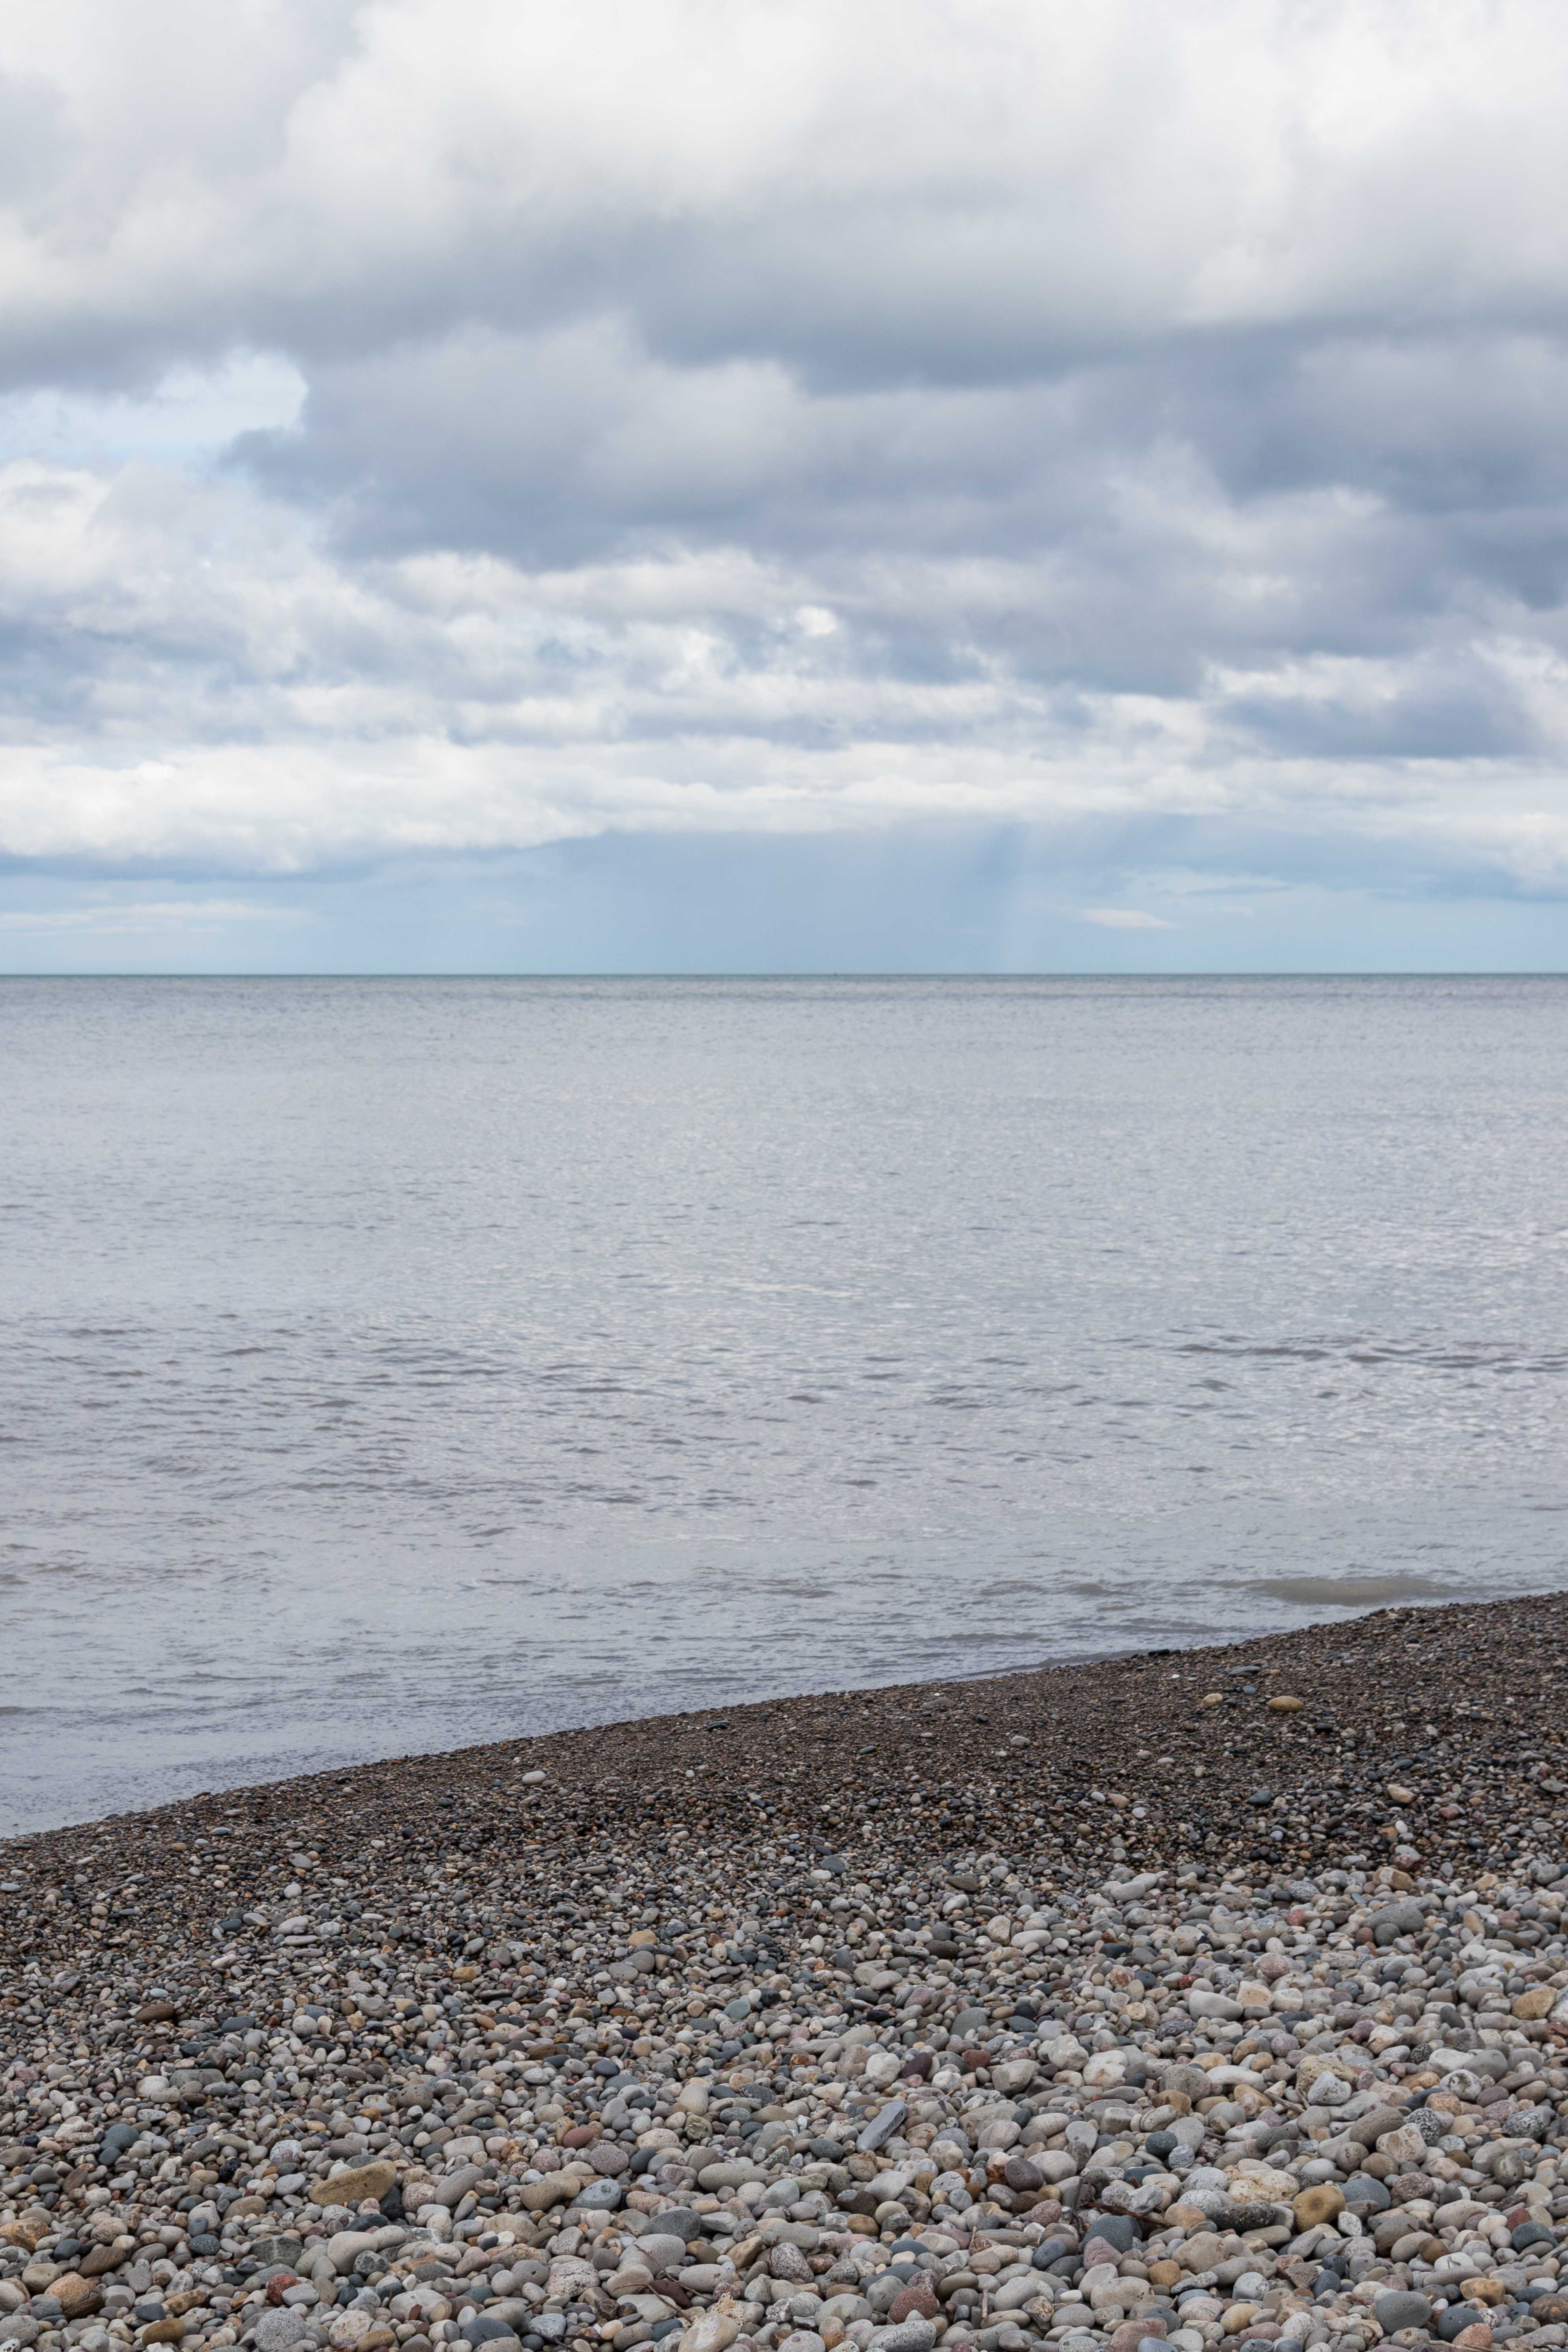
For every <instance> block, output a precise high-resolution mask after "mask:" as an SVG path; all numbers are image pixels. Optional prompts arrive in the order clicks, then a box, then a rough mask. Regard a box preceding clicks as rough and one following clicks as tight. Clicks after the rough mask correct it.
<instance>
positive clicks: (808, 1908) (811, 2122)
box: [0, 1600, 1568, 2352]
mask: <svg viewBox="0 0 1568 2352" xmlns="http://www.w3.org/2000/svg"><path fill="white" fill-rule="evenodd" d="M1565 1639H1568V1604H1564V1603H1563V1602H1560V1601H1555V1600H1543V1601H1531V1602H1527V1603H1522V1604H1521V1603H1510V1604H1508V1605H1507V1606H1504V1607H1499V1608H1464V1609H1452V1610H1443V1611H1432V1612H1414V1611H1386V1612H1380V1613H1379V1614H1378V1615H1377V1616H1375V1617H1373V1618H1368V1619H1363V1620H1361V1621H1358V1622H1355V1623H1353V1624H1351V1625H1338V1626H1333V1627H1328V1628H1321V1627H1320V1628H1313V1629H1310V1630H1309V1631H1308V1632H1306V1633H1300V1634H1291V1635H1288V1636H1283V1637H1280V1638H1279V1639H1276V1640H1272V1641H1268V1642H1260V1643H1247V1644H1245V1645H1237V1647H1235V1648H1232V1649H1228V1650H1221V1651H1205V1652H1183V1653H1180V1654H1152V1655H1148V1656H1145V1657H1142V1658H1135V1659H1124V1660H1120V1661H1113V1662H1107V1663H1100V1664H1093V1665H1088V1666H1070V1667H1058V1668H1053V1669H1048V1670H1045V1671H1041V1672H1036V1673H1031V1674H1027V1675H1008V1676H1005V1677H999V1678H996V1679H994V1680H991V1681H987V1682H984V1683H970V1684H964V1685H937V1686H914V1687H910V1688H903V1689H897V1690H887V1691H877V1692H856V1693H837V1694H825V1695H821V1696H814V1697H810V1698H803V1699H796V1700H790V1701H785V1702H777V1703H774V1704H773V1705H770V1706H759V1707H735V1708H730V1709H727V1710H726V1711H725V1713H724V1714H723V1715H722V1716H715V1715H714V1714H713V1713H711V1712H704V1713H700V1714H698V1715H694V1716H690V1717H677V1718H667V1719H665V1720H662V1721H659V1722H655V1723H638V1724H629V1725H625V1726H616V1727H610V1728H608V1729H605V1728H598V1729H595V1730H593V1731H589V1732H582V1733H574V1734H563V1735H559V1736H556V1737H552V1738H547V1739H540V1740H533V1741H516V1742H507V1743H503V1744H500V1745H497V1746H494V1747H490V1748H479V1749H471V1750H468V1751H465V1752H464V1753H462V1754H459V1755H455V1756H448V1757H436V1758H430V1757H426V1758H418V1759H404V1760H401V1761H397V1762H394V1763H384V1764H376V1765H369V1766H366V1767H364V1768H363V1769H359V1770H355V1771H353V1772H340V1773H334V1774H331V1775H327V1776H320V1777H316V1778H312V1779H307V1780H295V1781H291V1782H288V1783H285V1784H281V1785H279V1786H275V1787H269V1788H265V1789H257V1790H235V1791H228V1792H226V1793H222V1794H210V1795H204V1796H201V1797H198V1798H195V1799H194V1800H192V1801H188V1802H184V1803H181V1804H178V1805H172V1806H168V1807H165V1808H163V1809H161V1810H160V1811H156V1812H153V1813H147V1814H142V1815H135V1816H127V1817H125V1818H122V1819H120V1820H116V1821H111V1822H99V1823H94V1824H90V1825H89V1826H86V1827H81V1828H75V1829H69V1830H62V1831H58V1832H51V1833H50V1834H48V1835H46V1836H42V1837H35V1838H31V1839H26V1840H21V1841H16V1842H14V1843H11V1844H9V1845H7V1846H5V1847H4V1848H0V1882H3V1892H0V1903H3V1905H4V1929H5V1963H4V1972H3V1975H0V2345H3V2344H4V2343H5V2342H7V2341H9V2342H12V2343H15V2344H17V2345H21V2346H29V2345H37V2346H39V2347H44V2352H60V2347H66V2346H80V2347H83V2352H118V2347H121V2346H127V2345H132V2344H134V2345H138V2346H141V2345H156V2344H166V2343H184V2344H186V2345H188V2346H190V2347H208V2346H210V2347H225V2346H229V2345H233V2344H242V2345H245V2346H255V2347H259V2352H293V2347H301V2352H313V2347H317V2346H323V2345H326V2346H331V2347H334V2352H354V2347H359V2352H392V2347H399V2352H401V2347H412V2352H433V2347H436V2346H438V2345H446V2344H453V2345H456V2346H458V2352H465V2347H478V2346H479V2345H487V2346H489V2347H494V2352H543V2347H546V2346H554V2345H564V2346H568V2347H574V2352H587V2347H616V2352H622V2347H624V2352H632V2347H636V2346H638V2345H642V2344H648V2343H667V2344H668V2345H669V2346H670V2347H671V2352H726V2347H730V2346H737V2347H741V2352H750V2347H753V2346H755V2347H776V2346H784V2347H788V2352H835V2347H839V2346H841V2345H845V2344H850V2345H853V2346H855V2347H860V2352H863V2347H877V2352H932V2347H935V2346H936V2345H937V2344H939V2343H940V2344H942V2345H944V2346H948V2347H967V2346H973V2345H978V2346H980V2347H984V2352H1026V2347H1036V2346H1042V2347H1043V2346H1045V2345H1050V2346H1053V2347H1056V2346H1059V2347H1062V2352H1135V2347H1143V2352H1152V2347H1155V2346H1158V2345H1161V2344H1164V2345H1171V2344H1173V2345H1174V2346H1175V2347H1177V2352H1205V2347H1211V2346H1222V2345H1225V2344H1226V2343H1228V2342H1231V2341H1235V2342H1237V2343H1238V2344H1239V2345H1242V2346H1246V2345H1248V2344H1252V2345H1256V2346H1258V2347H1262V2345H1264V2344H1265V2343H1268V2344H1273V2343H1277V2342H1283V2343H1285V2344H1287V2345H1290V2346H1295V2345H1319V2344H1329V2345H1331V2346H1333V2347H1346V2352H1365V2347H1369V2346H1371V2345H1372V2344H1373V2343H1375V2342H1377V2341H1379V2340H1381V2339H1383V2338H1384V2337H1392V2338H1394V2340H1397V2341H1399V2342H1401V2343H1408V2344H1411V2345H1418V2344H1425V2343H1426V2342H1428V2341H1437V2342H1452V2343H1456V2344H1458V2345H1459V2346H1460V2347H1462V2352H1485V2347H1487V2346H1488V2345H1489V2344H1492V2343H1500V2342H1503V2341H1506V2340H1510V2339H1513V2338H1523V2337H1525V2336H1529V2337H1530V2338H1531V2341H1532V2342H1533V2343H1536V2344H1540V2345H1542V2346H1554V2345H1560V2344H1563V2343H1568V2289H1565V2288H1563V2287H1562V2286H1560V2284H1559V2275H1560V2265H1561V2262H1562V2260H1563V2252H1562V2249H1563V2240H1564V2232H1565V2230H1568V2173H1565V2171H1564V2164H1565V2163H1568V2159H1565V2158H1564V2157H1563V2148H1564V2146H1565V2144H1568V2066H1565V2065H1564V2063H1563V2061H1564V2058H1565V2057H1568V1933H1565V1929H1564V1912H1565V1906H1568V1874H1565V1873H1564V1870H1563V1864H1564V1862H1565V1860H1568V1840H1565V1838H1564V1834H1563V1797H1564V1795H1565V1794H1568V1785H1565V1780H1564V1779H1561V1778H1559V1777H1558V1773H1559V1768H1560V1764H1561V1760H1562V1728H1561V1719H1560V1718H1561V1709H1560V1705H1559V1702H1558V1699H1557V1696H1556V1691H1557V1686H1558V1672H1557V1670H1558V1666H1559V1663H1560V1659H1561V1654H1562V1651H1563V1645H1564V1641H1565Z"/></svg>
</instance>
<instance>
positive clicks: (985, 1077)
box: [0, 979, 1568, 1826]
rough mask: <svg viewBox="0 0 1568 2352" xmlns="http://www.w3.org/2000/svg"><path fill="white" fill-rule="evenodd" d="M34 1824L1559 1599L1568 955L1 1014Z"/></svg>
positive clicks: (175, 995)
mask: <svg viewBox="0 0 1568 2352" xmlns="http://www.w3.org/2000/svg"><path fill="white" fill-rule="evenodd" d="M0 1076H3V1086H4V1092H3V1096H0V1101H3V1103H4V1114H3V1116H4V1129H3V1132H4V1138H5V1156H4V1168H3V1174H0V1213H3V1215H4V1220H5V1224H4V1236H5V1248H4V1255H3V1260H0V1333H3V1343H4V1344H3V1350H0V1506H3V1517H0V1540H3V1542H4V1552H3V1554H0V1656H3V1657H4V1661H5V1684H4V1689H3V1692H0V1704H3V1706H4V1710H5V1711H4V1714H3V1715H0V1734H3V1736H4V1746H5V1756H4V1789H5V1797H4V1804H5V1826H16V1825H21V1826H37V1825H42V1824H46V1823H51V1822H62V1821H68V1820H77V1819H83V1818H88V1817H90V1816H93V1815H95V1814H98V1813H100V1812H105V1811H114V1810H120V1809H122V1808H123V1807H125V1806H127V1805H132V1804H141V1803H151V1802H153V1801H158V1800H159V1799H161V1798H163V1797H166V1796H169V1795H172V1794H177V1793H180V1792H183V1791H186V1790H194V1789H198V1788H216V1787H221V1786H223V1785H225V1784H232V1783H234V1782H237V1781H245V1780H258V1779H262V1778H265V1777H268V1776H269V1775H277V1774H280V1773H285V1772H289V1771H293V1770H297V1769H306V1768H309V1767H317V1766H321V1765H325V1764H328V1763H334V1762H338V1761H341V1760H342V1759H351V1758H363V1757H368V1756H374V1755H385V1754H399V1753H406V1752H409V1751H412V1750H415V1749H429V1748H445V1747H449V1746H456V1745H459V1744H462V1743H464V1742H467V1741H470V1740H478V1739H486V1738H499V1737H501V1736H504V1735H507V1734H510V1733H516V1732H520V1731H527V1730H534V1729H541V1728H546V1727H554V1726H559V1725H562V1724H569V1723H584V1722H592V1721H597V1720H606V1719H614V1718H616V1717H626V1716H629V1715H636V1714H642V1713H647V1712H650V1711H656V1710H661V1709H666V1708H675V1707H681V1706H693V1705H698V1704H706V1703H710V1702H721V1703H722V1702H727V1701H733V1700H738V1699H741V1698H744V1697H747V1696H763V1695H767V1694H774V1693H779V1692H783V1691H794V1690H805V1689H810V1688H840V1687H843V1686H845V1685H850V1684H854V1683H875V1682H890V1681H898V1680H903V1679H906V1678H909V1677H913V1676H917V1675H959V1674H973V1673H981V1672H985V1671H988V1670H993V1669H997V1668H1003V1667H1007V1666H1013V1665H1019V1664H1026V1663H1030V1662H1033V1661H1037V1660H1042V1659H1047V1658H1053V1657H1056V1658H1059V1657H1070V1656H1074V1655H1082V1654H1089V1653H1093V1652H1103V1651H1107V1650H1121V1649H1127V1648H1133V1647H1142V1646H1144V1645H1149V1644H1155V1643H1185V1642H1194V1641H1205V1640H1213V1639H1221V1638H1230V1637H1234V1636H1235V1635H1237V1633H1251V1632H1258V1631H1268V1630H1271V1629H1274V1628H1277V1627H1284V1626H1289V1625H1294V1624H1300V1623H1302V1622H1306V1621H1308V1620H1310V1619H1314V1618H1316V1619H1321V1618H1324V1617H1329V1616H1332V1615H1334V1614H1335V1613H1337V1612H1349V1611H1352V1610H1357V1609H1364V1608H1367V1607H1371V1606H1375V1605H1377V1604H1378V1603H1379V1602H1380V1601H1387V1600H1390V1599H1403V1598H1430V1599H1433V1600H1443V1599H1461V1598H1469V1597H1473V1596H1475V1595H1477V1594H1480V1595H1486V1596H1490V1595H1497V1594H1502V1593H1507V1592H1510V1591H1517V1592H1523V1591H1541V1590H1543V1589H1546V1588H1552V1587H1557V1586H1559V1585H1561V1583H1562V1582H1563V1574H1564V1547H1565V1538H1568V1518H1565V1517H1564V1516H1563V1514H1564V1510H1565V1508H1568V1473H1565V1468H1564V1465H1565V1462H1568V1447H1565V1444H1564V1438H1565V1434H1568V1432H1565V1427H1564V1420H1565V1404H1568V1380H1565V1367H1568V1207H1565V1200H1564V1182H1563V1171H1564V1169H1565V1168H1568V1084H1565V1080H1568V982H1557V981H1551V980H1545V981H1542V980H1529V979H1525V980H1519V979H1505V980H1477V981H1465V980H1458V981H1456V980H1451V979H1444V980H1431V981H1427V980H1323V981H1317V980H1308V981H1278V980H1264V981H1257V982H1252V981H1234V980H1223V981H1214V982H1205V981H1191V980H1184V981H1174V982H1163V981H1123V982H1117V981H1102V980H1086V981H1081V982H1074V981H1059V980H1048V981H1018V980H1005V981H990V980H984V981H949V980H941V981H921V980H911V981H893V982H881V981H847V982H836V981H816V980H805V981H794V980H788V981H776V982H753V981H741V982H724V981H689V982H688V981H649V982H639V981H620V980H615V981H575V980H574V981H517V982H509V981H496V980H481V981H463V980H455V981H448V982H440V981H436V982H432V981H426V980H418V981H400V980H389V981H368V982H356V981H323V982H314V981H270V980H268V981H123V982H121V981H100V980H93V981H85V980H84V981H37V982H33V981H8V982H0Z"/></svg>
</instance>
